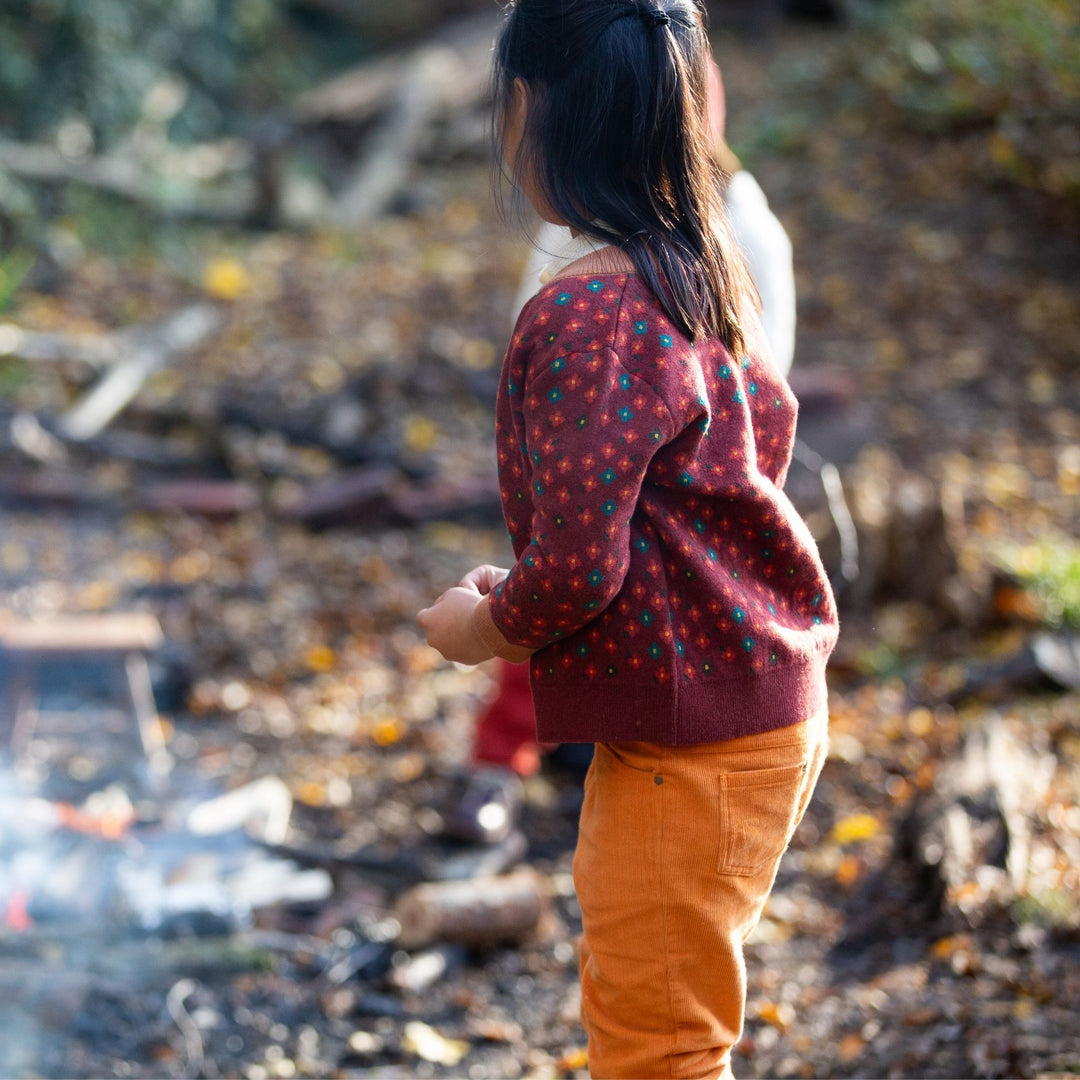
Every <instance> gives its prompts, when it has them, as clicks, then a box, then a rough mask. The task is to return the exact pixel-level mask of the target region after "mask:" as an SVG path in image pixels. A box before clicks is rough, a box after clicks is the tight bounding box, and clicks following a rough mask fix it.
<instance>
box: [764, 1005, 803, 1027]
mask: <svg viewBox="0 0 1080 1080" xmlns="http://www.w3.org/2000/svg"><path fill="white" fill-rule="evenodd" d="M756 1011H757V1015H758V1019H759V1020H764V1021H765V1023H766V1024H771V1025H772V1026H773V1027H774V1028H777V1029H778V1030H779V1031H785V1030H786V1029H787V1028H788V1027H790V1026H791V1024H793V1023H794V1022H795V1009H794V1007H793V1006H792V1005H791V1004H790V1003H788V1002H786V1001H782V1002H780V1003H779V1004H777V1003H775V1002H772V1001H763V1002H761V1003H760V1004H759V1005H758V1007H757V1010H756Z"/></svg>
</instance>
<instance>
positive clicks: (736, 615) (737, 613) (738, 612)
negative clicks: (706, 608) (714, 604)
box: [731, 608, 746, 624]
mask: <svg viewBox="0 0 1080 1080" xmlns="http://www.w3.org/2000/svg"><path fill="white" fill-rule="evenodd" d="M731 617H732V618H733V619H734V620H735V621H736V622H737V623H739V624H742V623H743V622H744V621H745V619H746V612H745V611H743V609H742V608H736V609H735V610H734V611H733V612H732V613H731Z"/></svg>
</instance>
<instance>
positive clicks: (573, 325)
mask: <svg viewBox="0 0 1080 1080" xmlns="http://www.w3.org/2000/svg"><path fill="white" fill-rule="evenodd" d="M767 357H768V352H767V347H766V346H765V345H764V338H763V336H762V334H761V332H760V327H758V326H757V325H756V323H755V324H753V325H751V326H750V327H749V351H748V355H747V356H744V357H741V358H739V360H735V359H733V358H732V356H731V355H730V353H729V352H728V351H727V349H726V348H725V347H724V345H723V344H722V343H721V342H720V341H719V340H716V339H706V340H702V341H699V342H697V343H696V344H691V343H690V342H689V341H688V340H687V339H686V337H685V336H684V335H682V334H681V333H680V332H679V331H678V330H677V329H676V328H675V327H674V326H673V325H672V323H671V322H670V321H669V320H668V319H667V317H666V316H665V314H664V311H663V309H662V308H661V307H660V305H659V303H658V302H657V300H656V298H655V296H654V295H653V294H652V293H651V291H650V290H649V289H648V288H647V286H646V285H645V284H644V282H642V281H641V280H640V278H639V277H638V275H636V274H634V273H628V272H622V273H614V274H598V275H580V276H571V277H564V278H560V279H557V280H555V281H553V282H552V283H551V284H549V285H547V286H545V287H544V288H543V289H541V291H540V292H539V293H537V295H536V296H535V297H533V299H532V300H531V301H529V303H528V304H526V305H525V307H524V308H523V310H522V312H521V315H520V316H519V318H518V322H517V325H516V327H515V330H514V335H513V338H512V341H511V344H510V347H509V350H508V351H507V355H506V359H505V361H504V365H503V372H502V378H501V382H500V388H499V395H498V402H497V409H496V428H495V430H496V443H497V452H498V466H499V481H500V487H501V493H502V502H503V512H504V516H505V518H506V524H507V528H508V529H509V532H510V537H511V540H512V542H513V546H514V552H515V555H516V557H517V562H516V563H515V565H514V567H513V568H512V570H511V571H510V573H509V575H508V577H507V578H506V579H505V581H503V582H502V583H501V584H500V585H499V586H497V587H496V589H495V590H494V591H493V593H492V594H491V596H490V598H489V601H488V603H484V604H481V605H479V607H478V609H477V616H478V617H477V619H476V625H477V628H478V630H479V631H480V633H481V636H486V638H487V639H488V640H489V641H498V640H499V634H501V635H502V637H503V638H505V639H506V641H508V642H510V643H511V645H519V646H522V647H524V648H525V649H532V650H537V651H536V652H534V654H533V655H532V657H531V660H530V663H531V670H530V674H531V681H532V690H533V700H534V703H535V706H536V717H537V729H538V735H539V738H540V739H541V740H543V741H549V742H594V741H597V742H607V741H617V740H645V741H649V742H655V743H661V744H664V745H669V746H676V745H689V744H695V743H702V742H712V741H716V740H721V739H728V738H734V737H737V736H741V735H747V734H751V733H754V732H764V731H769V730H772V729H774V728H779V727H784V726H787V725H789V724H794V723H797V722H799V721H801V720H805V719H807V718H809V717H810V716H812V715H814V714H816V713H817V712H819V711H820V710H822V709H823V708H824V707H825V703H826V690H825V664H826V660H827V659H828V656H829V653H830V652H831V651H832V647H833V645H834V644H835V641H836V634H837V621H836V608H835V603H834V600H833V596H832V592H831V590H830V588H829V582H828V578H827V577H826V575H825V572H824V569H823V568H822V565H821V561H820V558H819V556H818V553H817V548H816V545H815V543H814V540H813V538H812V536H811V535H810V532H809V530H808V529H807V527H806V525H805V524H804V522H803V521H802V519H801V518H800V517H799V516H798V514H797V513H796V511H795V509H794V508H793V507H792V505H791V503H790V502H789V500H788V499H787V496H786V495H785V494H784V493H783V491H782V490H781V488H782V485H783V482H784V478H785V476H786V473H787V469H788V465H789V463H790V459H791V449H792V442H793V439H794V433H795V416H796V410H797V405H796V402H795V399H794V397H793V395H792V393H791V391H790V389H789V388H788V386H787V384H786V382H785V381H784V379H783V378H782V377H781V376H780V375H779V374H778V373H777V371H776V370H775V368H773V366H772V364H771V361H770V360H769V359H768V358H767ZM481 609H482V610H481ZM485 622H486V623H487V626H488V631H489V632H488V633H487V634H486V635H485V634H484V630H485V626H484V624H485ZM491 629H497V630H498V631H499V634H492V633H491V632H490V630H491ZM503 644H504V645H505V643H503ZM504 654H505V655H508V656H509V655H510V654H509V652H507V651H505V650H504ZM517 658H520V656H518V657H517Z"/></svg>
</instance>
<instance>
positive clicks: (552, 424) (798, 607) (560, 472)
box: [418, 0, 837, 1077]
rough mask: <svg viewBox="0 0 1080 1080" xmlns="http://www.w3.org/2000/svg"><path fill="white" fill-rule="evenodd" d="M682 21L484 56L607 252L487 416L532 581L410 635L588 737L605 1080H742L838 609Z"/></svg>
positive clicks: (644, 23) (583, 877)
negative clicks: (727, 216) (483, 666)
mask: <svg viewBox="0 0 1080 1080" xmlns="http://www.w3.org/2000/svg"><path fill="white" fill-rule="evenodd" d="M708 65H709V51H708V42H707V39H706V36H705V32H704V28H703V25H702V10H701V7H700V5H699V4H698V3H696V2H695V0H641V2H635V0H516V2H515V3H513V4H512V5H511V6H510V8H509V9H508V13H507V16H506V21H505V23H504V26H503V28H502V31H501V33H500V36H499V40H498V44H497V48H496V55H495V67H496V109H497V114H496V115H497V125H496V127H497V131H498V132H499V135H500V140H501V148H502V152H503V157H504V160H505V162H506V164H507V166H508V168H509V170H510V172H511V175H512V177H513V179H514V182H515V185H516V187H517V189H518V190H519V191H520V192H521V193H522V194H523V195H524V196H525V197H526V198H527V199H528V201H529V202H530V203H531V204H532V205H533V206H534V207H535V209H536V210H537V211H538V212H539V214H540V216H541V217H542V218H544V219H545V220H546V221H549V222H553V223H555V224H561V225H567V226H569V227H570V228H571V229H572V230H573V231H574V232H576V233H578V234H580V235H582V236H584V237H586V238H588V240H589V241H591V245H590V246H591V247H592V250H590V251H589V252H588V253H587V254H585V255H584V256H583V257H582V258H580V259H579V260H577V261H576V262H575V263H573V264H571V265H570V266H568V267H566V268H564V269H563V270H561V271H560V272H559V273H558V275H557V276H556V277H555V278H554V279H553V280H552V281H551V282H550V283H549V284H548V285H546V286H545V287H543V288H542V289H541V290H540V291H539V292H538V293H537V295H536V296H535V297H534V298H533V299H532V301H530V302H529V303H528V304H527V305H526V306H525V308H524V309H523V310H522V312H521V315H520V317H519V319H518V323H517V326H516V328H515V332H514V335H513V338H512V341H511V344H510V348H509V350H508V352H507V356H506V359H505V361H504V367H503V375H502V379H501V384H500V389H499V396H498V402H497V413H496V442H497V450H498V464H499V475H500V483H501V487H502V496H503V507H504V513H505V517H506V522H507V526H508V529H509V531H510V535H511V539H512V541H513V545H514V551H515V555H516V562H515V564H514V566H513V567H512V568H511V569H510V570H509V571H506V570H500V569H498V568H496V567H491V566H481V567H477V568H476V569H475V570H473V571H472V572H471V573H469V574H468V575H466V577H465V578H464V579H463V580H462V581H461V583H459V585H457V586H455V587H454V588H451V589H449V590H447V591H446V592H445V593H443V595H442V596H441V597H439V598H438V600H437V601H436V602H435V603H434V604H433V605H432V606H431V607H430V608H426V609H425V610H424V611H422V612H420V614H419V616H418V619H419V622H420V625H421V627H422V629H423V630H424V632H425V633H426V635H427V640H428V641H429V643H430V644H431V645H432V646H434V647H435V648H437V649H438V650H439V651H440V652H441V653H442V654H443V655H444V656H445V657H446V658H447V659H449V660H455V661H458V662H462V663H479V662H481V661H484V660H487V659H490V658H491V657H492V656H501V657H503V658H504V659H508V660H513V661H524V660H526V659H527V660H529V662H530V676H531V684H532V691H533V699H534V704H535V708H536V716H537V728H538V734H539V737H540V739H541V740H543V741H549V742H594V743H596V753H595V756H594V759H593V764H592V766H591V768H590V771H589V775H588V777H587V778H586V782H585V802H584V805H583V807H582V812H581V823H580V830H579V839H578V848H577V852H576V855H575V860H574V881H575V886H576V888H577V894H578V900H579V902H580V905H581V910H582V923H583V930H584V933H583V938H582V946H581V980H582V1021H583V1023H584V1026H585V1029H586V1032H587V1034H588V1037H589V1067H590V1071H591V1073H592V1075H593V1076H596V1077H659V1076H663V1077H714V1076H720V1075H725V1074H729V1073H730V1053H731V1048H732V1046H733V1045H734V1044H735V1042H736V1041H737V1040H738V1038H739V1033H740V1030H741V1025H742V1014H743V1007H744V1004H745V994H746V979H745V968H744V964H743V944H744V942H745V939H746V937H747V935H748V934H749V932H750V930H751V929H752V928H753V926H754V924H755V923H756V921H757V920H758V918H759V916H760V914H761V910H762V908H763V906H764V904H765V900H766V898H767V896H768V893H769V890H770V889H771V887H772V883H773V880H774V877H775V874H776V869H777V865H778V863H779V860H780V856H781V854H782V853H783V851H784V849H785V847H786V846H787V843H788V841H789V840H790V838H791V835H792V832H793V831H794V829H795V826H796V825H797V824H798V821H799V820H800V818H801V817H802V814H803V812H804V811H805V809H806V805H807V803H808V802H809V799H810V795H811V793H812V791H813V787H814V784H815V782H816V780H817V776H818V773H819V771H820V769H821V766H822V764H823V761H824V756H825V749H826V744H827V703H826V689H825V665H826V661H827V659H828V656H829V653H830V652H831V650H832V647H833V645H834V643H835V639H836V631H837V625H836V610H835V604H834V602H833V597H832V594H831V591H830V589H829V585H828V580H827V578H826V575H825V572H824V570H823V568H822V565H821V561H820V559H819V557H818V554H817V551H816V549H815V546H814V542H813V539H812V537H811V536H810V533H809V531H808V530H807V528H806V526H805V524H804V523H803V522H802V521H801V519H800V518H799V517H798V515H797V514H796V513H795V511H794V509H793V508H792V506H791V504H790V502H789V501H788V500H787V498H786V496H785V495H784V494H783V491H782V485H783V481H784V478H785V475H786V472H787V468H788V464H789V462H790V456H791V449H792V442H793V438H794V428H795V410H796V406H795V401H794V398H793V397H792V395H791V392H790V390H789V389H788V387H787V384H786V383H785V381H784V379H783V377H782V376H781V375H780V373H779V372H778V371H777V370H776V367H775V365H774V364H773V362H772V360H771V359H770V357H769V353H768V347H767V345H766V343H765V338H764V335H763V332H762V330H761V325H760V319H759V317H758V314H757V311H756V305H755V302H754V300H753V299H751V297H752V296H753V290H752V286H751V285H750V283H749V279H748V277H747V275H746V272H745V269H744V267H743V264H742V262H741V260H740V257H739V255H738V253H737V250H736V248H735V246H734V243H733V241H732V239H731V237H730V234H729V232H728V229H727V227H726V225H725V222H724V217H723V211H722V207H721V190H720V189H721V174H720V170H719V166H718V164H717V161H716V159H715V157H714V155H713V154H712V153H711V151H710V142H709V133H708V123H707V117H706V110H705V101H706V95H707V80H708V70H709V68H708Z"/></svg>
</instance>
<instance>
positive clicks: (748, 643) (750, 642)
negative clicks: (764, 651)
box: [742, 637, 757, 652]
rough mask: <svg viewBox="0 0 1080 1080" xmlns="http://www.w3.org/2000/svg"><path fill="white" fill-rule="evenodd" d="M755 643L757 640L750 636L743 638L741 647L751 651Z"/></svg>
mask: <svg viewBox="0 0 1080 1080" xmlns="http://www.w3.org/2000/svg"><path fill="white" fill-rule="evenodd" d="M756 644H757V642H756V641H755V640H754V639H753V638H752V637H747V638H743V643H742V647H743V648H744V649H745V650H746V651H747V652H753V651H754V646H755V645H756Z"/></svg>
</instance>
